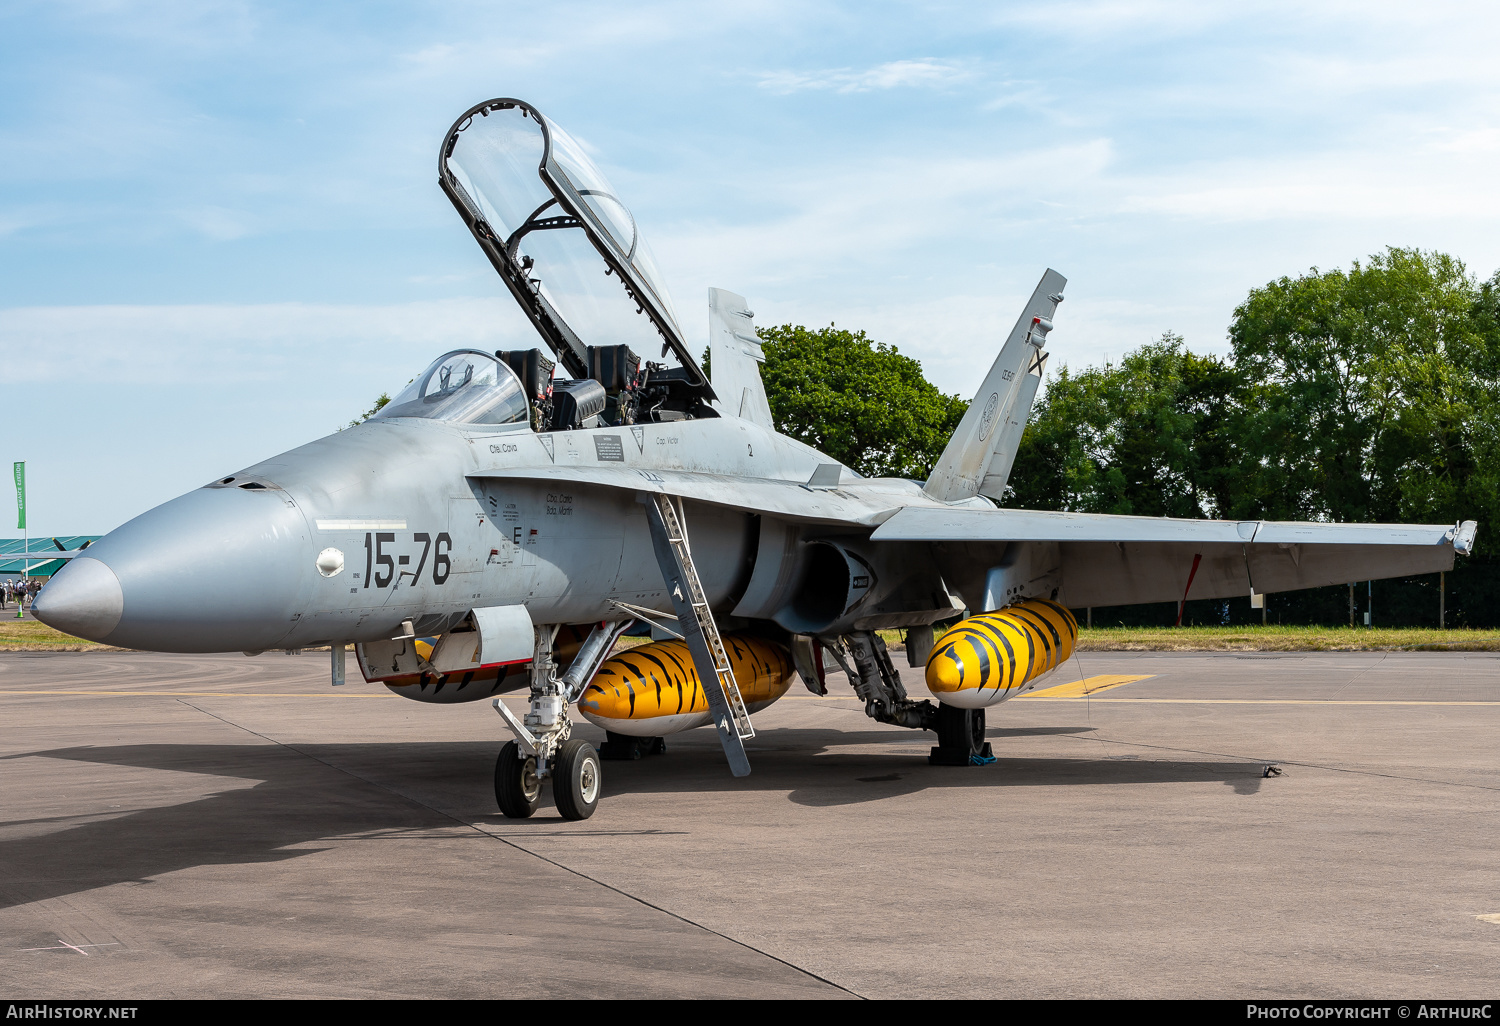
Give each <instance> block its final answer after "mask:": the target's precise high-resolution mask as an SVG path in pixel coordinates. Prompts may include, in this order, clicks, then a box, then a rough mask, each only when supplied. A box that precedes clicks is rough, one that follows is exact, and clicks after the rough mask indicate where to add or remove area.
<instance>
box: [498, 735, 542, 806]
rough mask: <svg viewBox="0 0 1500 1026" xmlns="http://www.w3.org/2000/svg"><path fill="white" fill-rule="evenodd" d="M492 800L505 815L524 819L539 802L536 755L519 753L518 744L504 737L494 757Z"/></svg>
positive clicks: (540, 790) (540, 793)
mask: <svg viewBox="0 0 1500 1026" xmlns="http://www.w3.org/2000/svg"><path fill="white" fill-rule="evenodd" d="M495 801H496V802H497V803H499V805H500V814H501V815H502V816H505V817H506V818H507V819H525V818H526V817H527V816H530V815H531V814H532V813H533V812H535V811H536V810H537V806H539V805H541V803H542V781H541V779H540V778H538V777H537V775H536V756H534V755H530V756H524V757H523V756H522V755H521V746H520V745H518V744H516V743H515V742H514V741H507V742H506V743H505V746H504V747H503V748H501V749H500V758H498V759H496V760H495Z"/></svg>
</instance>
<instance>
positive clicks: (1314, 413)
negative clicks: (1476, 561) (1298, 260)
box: [1011, 248, 1500, 546]
mask: <svg viewBox="0 0 1500 1026" xmlns="http://www.w3.org/2000/svg"><path fill="white" fill-rule="evenodd" d="M1229 340H1230V346H1231V354H1230V357H1229V359H1220V358H1218V357H1213V356H1199V355H1196V354H1194V353H1191V352H1188V351H1187V350H1186V349H1185V348H1184V346H1183V344H1182V339H1181V338H1179V337H1177V336H1175V335H1171V334H1167V335H1164V336H1162V338H1161V340H1160V341H1159V342H1153V343H1150V344H1148V345H1146V346H1143V347H1142V348H1141V349H1139V350H1137V351H1135V352H1133V353H1131V354H1129V355H1128V356H1126V357H1125V358H1124V359H1123V360H1122V361H1121V362H1120V363H1119V364H1118V365H1116V364H1113V363H1106V364H1105V365H1104V366H1103V367H1091V368H1087V369H1085V370H1083V371H1081V372H1077V373H1073V372H1071V371H1069V370H1068V369H1067V368H1064V369H1062V370H1061V371H1060V372H1059V373H1058V374H1057V376H1056V377H1055V378H1053V379H1052V380H1051V381H1050V382H1049V383H1048V386H1047V392H1046V394H1045V396H1043V398H1042V399H1041V400H1040V401H1039V402H1038V404H1037V407H1036V409H1035V411H1034V413H1033V417H1032V421H1031V423H1030V425H1029V426H1028V428H1027V431H1026V435H1025V437H1024V438H1023V440H1022V443H1021V451H1020V454H1019V456H1018V457H1017V460H1016V469H1015V471H1014V473H1013V475H1012V481H1011V484H1012V487H1013V488H1014V490H1015V496H1014V500H1013V504H1014V505H1018V506H1026V507H1031V508H1039V509H1067V510H1078V511H1085V512H1099V513H1134V514H1144V515H1152V516H1161V515H1166V516H1190V517H1199V516H1206V517H1224V518H1229V519H1241V518H1265V519H1271V520H1317V521H1344V522H1405V523H1412V522H1416V523H1443V522H1447V521H1456V520H1461V519H1464V520H1468V519H1473V520H1479V521H1480V525H1481V529H1480V534H1479V538H1480V544H1481V545H1482V546H1484V545H1487V544H1493V543H1494V541H1495V539H1496V538H1497V534H1496V531H1497V530H1500V454H1497V452H1496V446H1495V444H1494V440H1495V439H1496V438H1497V437H1500V274H1497V275H1496V277H1495V278H1493V279H1491V280H1490V281H1489V282H1487V283H1485V284H1483V285H1479V284H1477V283H1476V282H1475V281H1474V280H1473V279H1472V278H1471V277H1470V276H1469V275H1468V274H1467V272H1466V271H1465V270H1464V266H1463V264H1462V263H1460V262H1459V261H1458V260H1455V259H1454V258H1452V257H1450V256H1447V255H1445V254H1441V253H1427V252H1422V251H1420V250H1415V249H1395V248H1392V249H1388V250H1387V251H1386V252H1384V253H1379V254H1376V255H1375V256H1372V257H1371V258H1370V259H1369V261H1368V262H1366V263H1363V264H1362V263H1359V262H1355V263H1354V264H1353V265H1352V266H1351V268H1350V269H1349V270H1348V271H1343V270H1334V271H1327V272H1322V271H1318V270H1317V269H1313V270H1312V271H1310V272H1309V273H1307V274H1306V275H1303V276H1302V277H1299V278H1280V279H1278V280H1276V281H1273V282H1270V283H1268V284H1267V285H1265V286H1263V287H1261V288H1256V289H1252V290H1251V291H1250V294H1249V296H1248V297H1247V298H1246V300H1245V302H1244V303H1242V304H1241V305H1240V306H1239V307H1238V308H1237V309H1236V310H1235V312H1234V320H1233V322H1232V323H1231V325H1230V329H1229Z"/></svg>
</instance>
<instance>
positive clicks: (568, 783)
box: [552, 738, 603, 819]
mask: <svg viewBox="0 0 1500 1026" xmlns="http://www.w3.org/2000/svg"><path fill="white" fill-rule="evenodd" d="M602 781H603V776H602V774H601V772H600V766H599V755H598V753H597V752H595V751H594V746H593V745H591V744H589V743H588V742H587V741H584V740H582V739H581V738H572V739H571V740H568V741H564V742H563V744H562V747H561V748H559V749H558V750H557V758H556V760H555V761H554V762H553V767H552V800H553V801H554V802H556V803H557V811H558V812H559V813H561V814H562V818H563V819H588V818H589V817H590V816H592V815H593V814H594V809H595V808H596V807H598V805H599V791H600V785H601V783H602Z"/></svg>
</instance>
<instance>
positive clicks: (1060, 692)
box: [1016, 673, 1156, 699]
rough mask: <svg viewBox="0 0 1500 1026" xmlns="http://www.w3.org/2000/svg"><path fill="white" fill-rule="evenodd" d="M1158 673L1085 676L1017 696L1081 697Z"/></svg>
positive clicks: (1028, 697) (1148, 677)
mask: <svg viewBox="0 0 1500 1026" xmlns="http://www.w3.org/2000/svg"><path fill="white" fill-rule="evenodd" d="M1155 676H1156V674H1154V673H1148V674H1145V675H1143V676H1139V677H1126V676H1122V675H1119V674H1105V675H1103V676H1099V677H1085V678H1083V679H1082V680H1075V681H1073V682H1072V683H1071V684H1056V685H1054V686H1052V687H1050V688H1043V689H1042V690H1040V691H1030V692H1027V693H1026V694H1024V695H1017V696H1016V697H1017V698H1027V699H1035V698H1081V697H1083V696H1085V695H1097V694H1098V693H1099V692H1101V691H1108V690H1109V689H1110V688H1117V687H1119V686H1120V685H1122V684H1134V683H1135V682H1136V681H1138V680H1150V679H1151V678H1152V677H1155Z"/></svg>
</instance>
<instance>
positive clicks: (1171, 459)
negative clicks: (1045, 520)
mask: <svg viewBox="0 0 1500 1026" xmlns="http://www.w3.org/2000/svg"><path fill="white" fill-rule="evenodd" d="M1242 403H1243V383H1242V381H1241V380H1240V378H1239V376H1238V375H1236V374H1235V373H1234V370H1233V368H1232V367H1230V366H1229V365H1228V364H1226V363H1225V362H1224V361H1223V360H1220V359H1219V358H1217V357H1213V356H1199V355H1197V354H1194V353H1191V352H1188V351H1187V349H1186V348H1185V347H1184V346H1183V340H1182V337H1181V336H1179V335H1174V334H1172V333H1171V332H1167V333H1166V334H1164V335H1162V337H1161V339H1160V340H1159V341H1157V342H1153V343H1149V344H1148V345H1145V346H1143V347H1141V348H1140V349H1138V350H1136V351H1135V352H1133V353H1130V354H1129V355H1127V356H1126V357H1125V358H1124V360H1123V361H1122V362H1121V363H1120V364H1118V365H1116V364H1113V363H1106V364H1105V365H1104V366H1103V367H1100V368H1092V367H1091V368H1086V369H1085V370H1083V371H1081V372H1080V373H1077V374H1073V373H1072V372H1071V371H1070V370H1069V369H1068V368H1067V367H1063V368H1062V369H1061V370H1060V371H1059V372H1058V374H1057V376H1056V377H1055V378H1053V379H1052V380H1051V381H1050V382H1049V383H1048V385H1047V391H1046V393H1045V394H1044V395H1043V396H1042V397H1041V398H1040V399H1039V400H1038V402H1037V404H1036V406H1035V408H1034V409H1033V411H1032V417H1031V421H1030V424H1029V425H1028V426H1027V429H1026V433H1025V435H1024V436H1023V437H1022V440H1021V448H1020V451H1019V453H1018V454H1017V457H1016V464H1015V470H1014V471H1013V472H1012V475H1011V481H1010V485H1011V488H1012V491H1013V493H1014V494H1013V495H1012V496H1011V497H1010V498H1009V499H1008V500H1007V505H1014V506H1021V507H1025V508H1030V509H1061V510H1069V511H1073V512H1086V513H1124V514H1134V515H1136V516H1176V517H1214V516H1221V515H1234V514H1232V513H1230V512H1229V511H1230V510H1232V509H1234V507H1235V506H1236V505H1237V502H1236V498H1237V496H1236V483H1237V480H1238V476H1239V474H1238V462H1239V456H1238V449H1237V445H1236V442H1235V438H1236V430H1235V425H1236V421H1237V413H1238V411H1239V410H1240V409H1241V407H1242Z"/></svg>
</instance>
